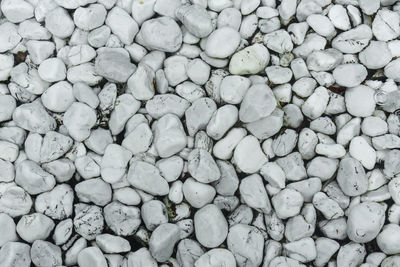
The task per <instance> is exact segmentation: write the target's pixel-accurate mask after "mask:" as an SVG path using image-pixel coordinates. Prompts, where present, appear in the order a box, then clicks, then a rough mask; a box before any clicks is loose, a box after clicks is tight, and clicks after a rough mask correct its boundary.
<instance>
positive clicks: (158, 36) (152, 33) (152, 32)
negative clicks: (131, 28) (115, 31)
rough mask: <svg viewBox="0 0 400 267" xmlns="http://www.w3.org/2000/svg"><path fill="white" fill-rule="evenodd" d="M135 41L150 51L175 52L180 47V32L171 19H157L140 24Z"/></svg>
mask: <svg viewBox="0 0 400 267" xmlns="http://www.w3.org/2000/svg"><path fill="white" fill-rule="evenodd" d="M137 40H138V42H139V43H140V44H142V45H143V46H145V47H146V48H148V49H151V50H153V49H154V50H159V51H164V52H176V51H177V50H178V49H179V48H180V47H181V45H182V32H181V29H180V28H179V26H178V24H177V23H176V22H175V21H174V20H173V19H172V18H170V17H159V18H155V19H151V20H148V21H146V22H144V23H143V24H142V27H141V28H140V31H139V33H138V36H137Z"/></svg>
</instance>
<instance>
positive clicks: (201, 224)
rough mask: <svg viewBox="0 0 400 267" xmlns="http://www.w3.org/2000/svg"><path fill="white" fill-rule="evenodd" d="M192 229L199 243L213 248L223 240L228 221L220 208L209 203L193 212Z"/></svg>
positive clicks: (226, 232) (226, 233)
mask: <svg viewBox="0 0 400 267" xmlns="http://www.w3.org/2000/svg"><path fill="white" fill-rule="evenodd" d="M194 230H195V234H196V238H197V240H198V241H199V242H200V244H202V245H203V246H205V247H207V248H215V247H217V246H219V245H220V244H222V242H224V241H225V239H226V237H227V235H228V223H227V222H226V219H225V217H224V215H223V214H222V212H221V210H220V209H219V208H218V207H217V206H215V205H213V204H209V205H206V206H204V207H203V208H201V209H199V210H198V211H197V212H196V213H195V215H194Z"/></svg>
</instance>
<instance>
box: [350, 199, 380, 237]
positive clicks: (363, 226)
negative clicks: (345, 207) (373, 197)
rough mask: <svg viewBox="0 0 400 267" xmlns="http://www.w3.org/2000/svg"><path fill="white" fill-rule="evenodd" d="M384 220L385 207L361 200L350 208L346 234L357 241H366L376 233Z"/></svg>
mask: <svg viewBox="0 0 400 267" xmlns="http://www.w3.org/2000/svg"><path fill="white" fill-rule="evenodd" d="M384 222H385V209H384V207H383V206H382V205H381V204H379V203H376V202H363V203H361V204H358V205H356V206H354V207H351V208H350V212H349V215H348V219H347V235H348V237H349V238H350V240H352V241H354V242H357V243H367V242H369V241H371V240H373V239H374V238H376V236H377V235H378V233H379V232H380V230H381V228H382V226H383V223H384Z"/></svg>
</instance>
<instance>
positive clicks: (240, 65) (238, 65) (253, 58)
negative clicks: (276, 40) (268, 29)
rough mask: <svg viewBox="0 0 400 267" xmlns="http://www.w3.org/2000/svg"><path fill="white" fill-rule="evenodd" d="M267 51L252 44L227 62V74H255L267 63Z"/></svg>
mask: <svg viewBox="0 0 400 267" xmlns="http://www.w3.org/2000/svg"><path fill="white" fill-rule="evenodd" d="M269 59H270V55H269V52H268V49H267V48H266V47H265V46H264V45H262V44H254V45H252V46H248V47H246V48H245V49H243V50H240V51H239V52H237V53H235V54H234V55H233V56H232V58H231V61H230V62H229V72H230V73H231V74H233V75H244V74H257V73H259V72H261V71H263V70H264V69H265V67H267V65H268V63H269Z"/></svg>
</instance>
